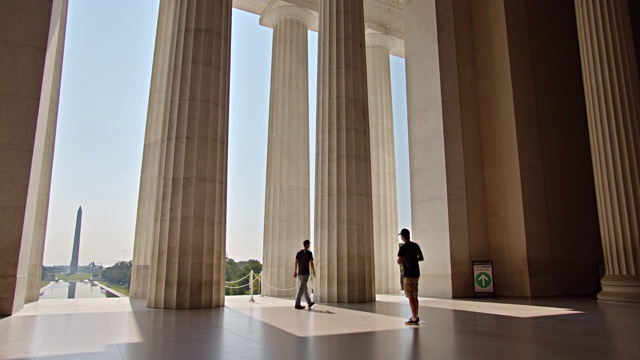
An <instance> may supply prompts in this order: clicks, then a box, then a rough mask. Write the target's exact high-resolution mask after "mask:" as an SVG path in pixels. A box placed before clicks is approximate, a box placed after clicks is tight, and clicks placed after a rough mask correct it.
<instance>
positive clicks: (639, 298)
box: [598, 275, 640, 303]
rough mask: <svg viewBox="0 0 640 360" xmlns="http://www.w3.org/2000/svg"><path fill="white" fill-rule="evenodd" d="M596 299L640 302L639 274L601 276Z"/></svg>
mask: <svg viewBox="0 0 640 360" xmlns="http://www.w3.org/2000/svg"><path fill="white" fill-rule="evenodd" d="M601 284H602V291H601V292H599V293H598V300H602V301H619V302H633V303H640V276H611V275H606V276H605V277H603V278H602V281H601Z"/></svg>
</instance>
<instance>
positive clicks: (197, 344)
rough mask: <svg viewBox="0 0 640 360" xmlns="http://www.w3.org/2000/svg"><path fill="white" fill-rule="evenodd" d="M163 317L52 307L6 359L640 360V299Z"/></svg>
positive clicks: (8, 343) (35, 318) (13, 329)
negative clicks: (416, 312) (414, 317)
mask: <svg viewBox="0 0 640 360" xmlns="http://www.w3.org/2000/svg"><path fill="white" fill-rule="evenodd" d="M226 303H227V305H226V307H224V308H219V309H206V310H188V311H187V310H151V309H147V308H146V307H145V306H144V304H143V303H139V302H135V301H134V302H130V301H129V300H128V299H119V298H115V299H75V300H41V301H39V302H37V303H33V304H29V305H27V306H26V307H25V309H24V310H23V311H21V312H20V313H18V314H16V315H14V316H11V317H6V318H3V319H0V359H34V358H36V359H331V360H337V359H640V304H623V303H604V302H597V301H595V299H590V298H553V299H540V300H532V301H529V300H520V301H518V300H513V299H501V300H482V301H481V300H442V299H430V298H421V300H420V319H421V323H420V326H417V327H411V326H406V325H404V321H405V320H406V319H407V318H408V317H409V306H408V304H407V300H406V299H405V298H404V297H402V296H401V295H398V296H395V295H378V301H377V302H375V303H368V304H317V305H316V306H314V308H313V310H312V311H306V310H295V309H294V308H293V301H292V300H285V299H276V298H267V297H259V296H258V297H255V302H249V298H248V297H246V296H240V297H227V300H226Z"/></svg>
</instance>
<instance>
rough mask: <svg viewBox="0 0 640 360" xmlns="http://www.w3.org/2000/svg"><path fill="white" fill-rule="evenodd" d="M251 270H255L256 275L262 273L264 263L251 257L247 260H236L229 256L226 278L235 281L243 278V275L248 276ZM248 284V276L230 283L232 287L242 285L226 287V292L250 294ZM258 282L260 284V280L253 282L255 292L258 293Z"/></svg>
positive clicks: (230, 293)
mask: <svg viewBox="0 0 640 360" xmlns="http://www.w3.org/2000/svg"><path fill="white" fill-rule="evenodd" d="M251 270H253V273H254V274H256V275H257V274H260V273H261V272H262V264H260V261H258V260H253V259H251V260H247V261H238V262H236V261H235V260H233V259H231V258H229V257H227V269H226V277H225V280H226V281H235V280H238V279H242V278H243V277H245V276H247V275H248V274H249V272H251ZM248 284H249V278H248V277H247V278H246V279H243V280H242V281H239V282H234V283H231V284H228V286H230V287H240V286H242V287H241V288H239V289H229V288H225V289H224V290H225V291H224V293H225V295H249V286H248ZM258 284H259V283H258V282H255V283H254V284H253V286H254V293H258Z"/></svg>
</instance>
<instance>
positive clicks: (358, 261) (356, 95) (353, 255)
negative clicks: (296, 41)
mask: <svg viewBox="0 0 640 360" xmlns="http://www.w3.org/2000/svg"><path fill="white" fill-rule="evenodd" d="M319 28H320V31H319V39H318V106H317V123H316V126H317V130H316V135H317V142H316V195H315V225H314V227H315V245H314V249H315V251H316V253H315V257H316V264H317V266H316V269H317V270H318V278H317V284H316V286H315V291H316V294H315V296H316V299H317V300H318V301H324V302H340V303H344V302H368V301H375V293H376V291H375V280H374V276H375V275H374V270H375V263H374V261H375V260H374V255H373V214H372V210H371V160H370V149H369V114H368V113H369V112H368V105H367V74H366V65H367V64H366V59H365V56H366V50H365V36H364V11H363V2H362V0H358V1H342V0H326V1H321V2H320V25H319Z"/></svg>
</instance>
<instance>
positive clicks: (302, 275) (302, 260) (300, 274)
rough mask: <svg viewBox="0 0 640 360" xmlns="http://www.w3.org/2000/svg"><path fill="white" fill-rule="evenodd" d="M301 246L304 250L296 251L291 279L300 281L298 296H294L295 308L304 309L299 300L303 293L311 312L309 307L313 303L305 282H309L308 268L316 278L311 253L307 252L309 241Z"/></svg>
mask: <svg viewBox="0 0 640 360" xmlns="http://www.w3.org/2000/svg"><path fill="white" fill-rule="evenodd" d="M302 245H304V249H302V250H300V251H298V253H297V254H296V263H295V265H294V269H293V277H294V278H298V279H299V280H300V288H299V289H298V295H297V296H296V305H295V308H296V309H304V306H302V305H300V300H301V299H302V294H303V293H304V298H305V300H307V305H308V306H309V310H311V307H312V306H313V304H315V303H314V302H313V301H311V298H310V297H309V292H308V291H307V282H308V281H309V266H311V270H313V276H316V268H315V267H314V266H313V253H311V250H309V246H310V245H311V241H309V240H305V241H303V242H302Z"/></svg>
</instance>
